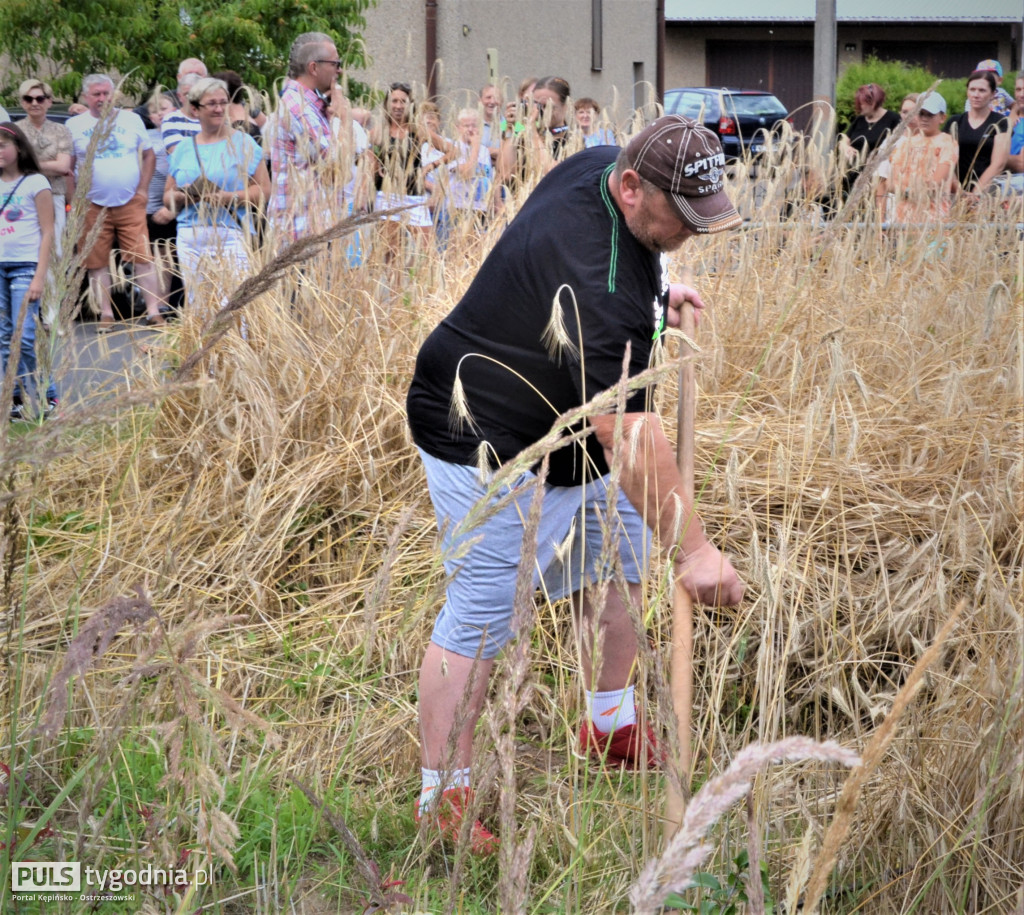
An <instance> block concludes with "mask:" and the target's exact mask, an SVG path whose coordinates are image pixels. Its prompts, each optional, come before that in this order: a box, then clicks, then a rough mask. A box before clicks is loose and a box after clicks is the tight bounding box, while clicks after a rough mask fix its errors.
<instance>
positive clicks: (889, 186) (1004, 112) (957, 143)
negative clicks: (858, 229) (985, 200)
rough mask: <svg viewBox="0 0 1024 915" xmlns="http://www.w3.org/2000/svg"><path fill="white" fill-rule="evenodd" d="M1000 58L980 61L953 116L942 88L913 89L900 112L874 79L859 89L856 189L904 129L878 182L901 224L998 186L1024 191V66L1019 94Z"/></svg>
mask: <svg viewBox="0 0 1024 915" xmlns="http://www.w3.org/2000/svg"><path fill="white" fill-rule="evenodd" d="M1002 82H1003V69H1002V66H1001V65H1000V63H999V61H997V60H991V59H990V60H983V61H980V62H979V63H978V65H977V67H976V68H975V70H974V71H973V72H972V73H971V74H970V75H969V76H968V78H967V100H966V102H965V104H964V110H963V111H962V112H960V113H958V114H953V115H950V114H949V112H948V110H947V109H948V105H947V102H946V99H945V98H944V97H943V96H942V95H940V94H939V93H938V92H936V91H931V92H925V93H920V94H917V93H912V94H909V95H907V96H905V97H904V98H903V100H902V103H901V105H900V111H899V112H898V113H897V112H895V111H890V110H888V109H886V107H885V102H886V96H885V91H884V89H883V88H882V87H881V86H879V85H877V84H875V83H871V84H868V85H865V86H861V87H860V88H859V89H858V90H857V93H856V97H855V101H854V107H855V111H856V114H857V116H856V118H855V119H854V121H853V123H852V124H851V125H850V128H849V130H848V132H847V133H846V134H845V135H844V137H843V138H842V140H843V143H842V149H843V152H844V155H845V157H846V160H847V162H848V163H849V164H850V166H851V168H850V170H849V171H848V172H847V173H846V178H845V182H846V183H845V187H846V190H847V191H849V189H850V187H851V185H852V182H853V180H855V178H856V177H857V175H858V174H859V173H860V169H861V168H862V167H863V166H864V164H865V162H866V161H867V158H868V157H869V156H870V155H872V154H874V153H877V152H879V151H880V150H881V149H882V148H883V145H884V144H885V142H886V140H887V139H888V138H889V137H890V135H892V134H893V133H894V132H896V131H897V130H900V129H901V128H902V129H901V130H900V135H899V137H898V138H897V140H896V142H895V144H894V145H893V146H892V147H891V149H890V151H889V153H888V155H887V157H886V159H885V161H883V162H881V163H879V167H878V178H879V180H878V182H877V184H876V185H875V189H876V199H877V201H878V205H879V209H880V213H881V215H882V218H883V219H885V220H889V221H895V222H897V223H901V224H921V223H927V222H929V221H932V220H945V219H948V218H949V217H950V215H951V212H952V209H953V206H954V204H955V203H956V202H957V201H958V200H964V201H965V202H966V203H967V204H971V203H974V202H976V201H977V200H978V199H979V197H980V196H981V195H982V194H985V193H988V192H992V191H997V192H1000V193H1002V194H1004V195H1006V194H1014V195H1017V196H1019V195H1020V193H1021V192H1024V72H1022V73H1021V74H1019V75H1018V76H1017V79H1016V81H1015V84H1014V95H1013V96H1011V95H1010V94H1009V93H1008V92H1007V91H1006V90H1005V89H1004V88H1003V87H1002Z"/></svg>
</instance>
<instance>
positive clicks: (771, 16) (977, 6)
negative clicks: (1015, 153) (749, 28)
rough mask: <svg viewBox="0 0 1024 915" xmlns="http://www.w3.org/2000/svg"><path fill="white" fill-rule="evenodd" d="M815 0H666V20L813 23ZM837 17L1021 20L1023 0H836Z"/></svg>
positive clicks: (984, 22) (843, 19) (848, 19)
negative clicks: (973, 1)
mask: <svg viewBox="0 0 1024 915" xmlns="http://www.w3.org/2000/svg"><path fill="white" fill-rule="evenodd" d="M814 13H815V0H713V2H708V0H665V19H666V20H667V21H669V22H672V21H677V22H763V21H774V22H814ZM836 20H837V21H838V22H871V21H875V22H883V21H884V22H933V23H943V22H959V23H973V24H978V25H990V24H992V23H1010V22H1016V23H1019V22H1022V21H1024V0H980V2H977V3H974V4H970V3H965V2H963V0H836Z"/></svg>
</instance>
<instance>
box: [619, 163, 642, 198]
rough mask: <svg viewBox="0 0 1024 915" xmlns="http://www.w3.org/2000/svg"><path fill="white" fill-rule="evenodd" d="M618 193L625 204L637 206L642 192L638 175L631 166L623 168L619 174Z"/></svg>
mask: <svg viewBox="0 0 1024 915" xmlns="http://www.w3.org/2000/svg"><path fill="white" fill-rule="evenodd" d="M619 194H620V195H621V197H622V202H623V204H625V205H626V206H637V205H639V203H640V197H641V195H642V194H643V186H642V185H641V182H640V176H639V175H638V174H637V173H636V172H635V171H633V169H631V168H627V169H625V170H624V171H623V172H622V174H621V175H620V176H619Z"/></svg>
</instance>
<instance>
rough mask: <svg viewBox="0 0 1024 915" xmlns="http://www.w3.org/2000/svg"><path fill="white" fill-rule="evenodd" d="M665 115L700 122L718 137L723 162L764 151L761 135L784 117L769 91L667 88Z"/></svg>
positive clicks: (784, 107)
mask: <svg viewBox="0 0 1024 915" xmlns="http://www.w3.org/2000/svg"><path fill="white" fill-rule="evenodd" d="M665 114H681V115H684V116H685V117H688V118H693V119H694V120H695V121H700V122H701V123H703V124H704V126H705V127H707V128H708V129H709V130H713V131H714V132H715V133H716V134H718V137H719V139H720V140H721V141H722V151H723V152H724V153H725V157H726V159H739V158H740V157H741V156H742V155H743V153H744V151H746V152H749V153H750V154H751V155H752V156H756V155H758V153H761V152H763V151H764V140H765V135H766V134H768V133H770V132H771V131H772V129H773V128H774V127H775V125H776V124H778V123H779V122H780V121H785V120H787V118H788V114H789V113H788V112H787V111H786V106H785V105H783V104H782V102H780V101H779V100H778V99H777V98H776V97H775V96H774V95H772V94H771V93H770V92H759V91H757V90H754V89H669V90H668V92H666V93H665Z"/></svg>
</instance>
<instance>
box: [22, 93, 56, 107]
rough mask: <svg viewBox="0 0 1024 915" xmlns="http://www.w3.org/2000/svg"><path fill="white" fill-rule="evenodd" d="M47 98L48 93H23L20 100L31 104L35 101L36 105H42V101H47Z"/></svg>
mask: <svg viewBox="0 0 1024 915" xmlns="http://www.w3.org/2000/svg"><path fill="white" fill-rule="evenodd" d="M49 98H50V96H48V95H23V96H22V97H21V100H22V101H23V102H24V103H25V104H26V105H31V104H33V103H35V104H36V105H42V104H43V102H45V101H47V100H48V99H49Z"/></svg>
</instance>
